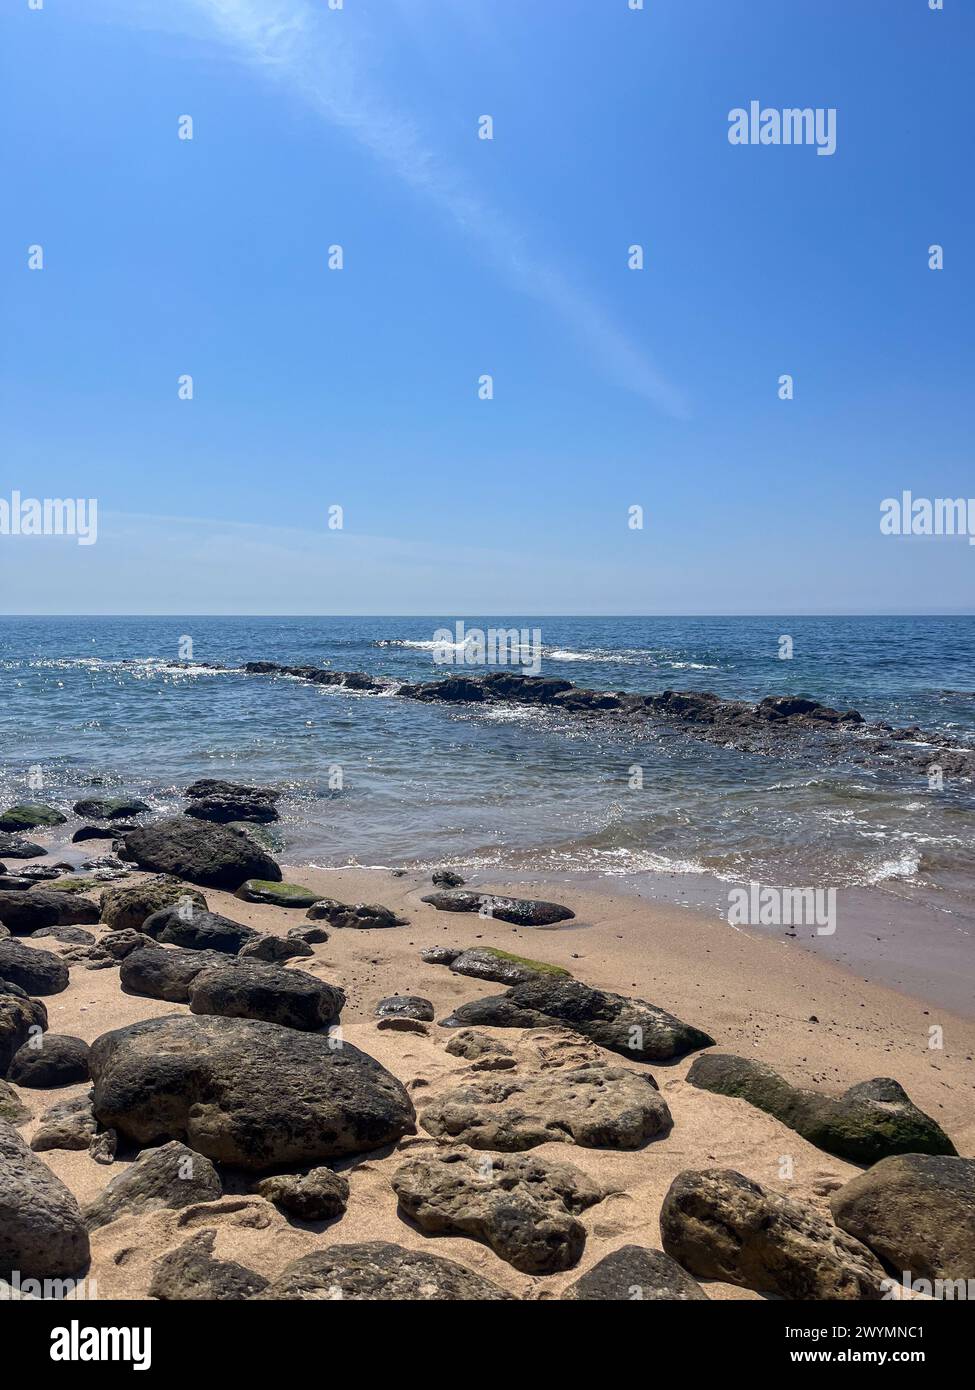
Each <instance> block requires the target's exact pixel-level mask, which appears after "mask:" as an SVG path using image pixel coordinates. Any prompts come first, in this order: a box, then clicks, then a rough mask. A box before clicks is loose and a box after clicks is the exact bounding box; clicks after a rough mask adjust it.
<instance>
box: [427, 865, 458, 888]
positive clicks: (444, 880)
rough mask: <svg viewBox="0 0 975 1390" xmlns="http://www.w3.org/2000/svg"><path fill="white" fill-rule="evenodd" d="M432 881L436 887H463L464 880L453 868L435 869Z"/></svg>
mask: <svg viewBox="0 0 975 1390" xmlns="http://www.w3.org/2000/svg"><path fill="white" fill-rule="evenodd" d="M433 881H434V883H435V884H436V885H437V887H438V888H463V886H464V880H463V879H462V878H461V876H460V874H455V873H454V871H453V869H437V871H436V872H435V873H434V875H433Z"/></svg>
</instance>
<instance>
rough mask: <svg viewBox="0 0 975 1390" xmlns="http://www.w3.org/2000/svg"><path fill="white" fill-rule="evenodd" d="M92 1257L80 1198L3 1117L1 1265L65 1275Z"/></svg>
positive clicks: (39, 1274) (30, 1274) (35, 1275)
mask: <svg viewBox="0 0 975 1390" xmlns="http://www.w3.org/2000/svg"><path fill="white" fill-rule="evenodd" d="M88 1260H89V1246H88V1232H87V1231H86V1230H85V1226H84V1223H83V1221H82V1219H81V1212H80V1210H79V1209H78V1203H77V1202H76V1201H75V1199H74V1197H72V1195H71V1193H70V1192H69V1191H68V1189H67V1188H66V1187H65V1186H64V1184H63V1183H62V1182H60V1181H59V1180H58V1179H57V1178H56V1177H55V1176H54V1174H53V1173H52V1172H51V1170H50V1168H48V1167H47V1165H46V1164H45V1163H43V1162H42V1161H41V1160H40V1159H39V1158H36V1157H35V1156H34V1154H33V1153H31V1151H30V1149H29V1148H28V1147H27V1145H26V1144H25V1143H24V1141H23V1139H21V1137H20V1135H19V1134H18V1133H17V1131H16V1130H15V1129H14V1127H13V1125H10V1124H7V1123H6V1122H4V1121H0V1270H2V1271H3V1273H4V1274H7V1273H9V1272H10V1271H12V1270H17V1271H18V1273H19V1274H20V1275H21V1277H25V1278H30V1279H54V1278H64V1277H70V1276H73V1275H77V1274H80V1273H82V1271H83V1270H85V1269H86V1268H87V1266H88Z"/></svg>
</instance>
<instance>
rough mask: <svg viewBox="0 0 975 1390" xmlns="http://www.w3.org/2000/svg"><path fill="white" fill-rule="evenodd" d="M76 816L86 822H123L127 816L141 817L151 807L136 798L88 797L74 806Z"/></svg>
mask: <svg viewBox="0 0 975 1390" xmlns="http://www.w3.org/2000/svg"><path fill="white" fill-rule="evenodd" d="M73 809H74V813H75V815H76V816H84V818H85V819H86V820H124V819H125V818H126V817H128V816H141V815H142V813H143V811H151V810H152V807H151V806H150V805H149V804H148V802H146V801H141V800H140V799H139V797H137V796H89V797H85V799H84V800H82V801H76V802H75V804H74V808H73Z"/></svg>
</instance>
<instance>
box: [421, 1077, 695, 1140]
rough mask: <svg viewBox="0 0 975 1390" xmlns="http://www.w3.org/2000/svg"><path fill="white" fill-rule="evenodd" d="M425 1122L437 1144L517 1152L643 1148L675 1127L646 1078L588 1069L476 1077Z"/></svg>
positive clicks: (433, 1108)
mask: <svg viewBox="0 0 975 1390" xmlns="http://www.w3.org/2000/svg"><path fill="white" fill-rule="evenodd" d="M420 1124H421V1125H422V1126H423V1128H424V1129H425V1130H427V1132H428V1133H429V1134H432V1135H433V1136H434V1137H435V1138H437V1139H459V1140H460V1141H461V1143H463V1144H469V1145H470V1146H471V1148H474V1149H500V1150H503V1151H504V1152H506V1153H514V1152H517V1151H519V1150H522V1149H533V1148H534V1147H535V1146H536V1145H537V1144H547V1143H552V1142H555V1143H560V1144H579V1145H581V1146H582V1147H583V1148H587V1149H638V1148H639V1147H640V1146H641V1145H642V1144H644V1143H646V1141H647V1140H648V1139H652V1138H654V1137H656V1136H658V1135H662V1134H667V1133H668V1132H669V1131H670V1129H671V1126H672V1124H673V1121H672V1119H671V1115H670V1111H669V1109H668V1108H667V1102H666V1101H665V1100H664V1098H663V1096H661V1094H660V1092H659V1091H658V1090H657V1085H656V1082H655V1081H654V1079H653V1077H652V1076H651V1075H650V1073H649V1072H635V1071H629V1070H627V1069H626V1068H625V1067H605V1066H591V1067H577V1068H573V1069H567V1070H563V1071H552V1072H548V1073H542V1074H541V1075H531V1074H528V1075H517V1076H504V1077H483V1078H482V1077H478V1078H477V1079H476V1080H472V1081H467V1082H465V1083H464V1084H463V1085H461V1086H459V1087H457V1089H456V1090H452V1091H448V1092H447V1093H446V1095H443V1096H441V1097H440V1098H439V1099H438V1100H435V1101H434V1102H433V1104H432V1105H430V1106H428V1107H427V1109H425V1110H423V1111H422V1112H421V1114H420Z"/></svg>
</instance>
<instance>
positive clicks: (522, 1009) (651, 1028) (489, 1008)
mask: <svg viewBox="0 0 975 1390" xmlns="http://www.w3.org/2000/svg"><path fill="white" fill-rule="evenodd" d="M553 1022H557V1023H560V1024H562V1025H563V1027H565V1028H570V1029H572V1030H573V1031H574V1032H576V1033H581V1034H582V1035H583V1036H584V1037H587V1038H591V1039H592V1041H593V1042H596V1043H599V1045H600V1046H601V1047H606V1048H608V1049H609V1050H610V1051H611V1052H619V1053H622V1054H623V1055H624V1056H626V1057H631V1058H633V1059H634V1060H636V1061H641V1062H662V1061H668V1060H669V1059H670V1058H672V1057H682V1056H683V1055H684V1054H685V1053H686V1052H693V1051H695V1050H696V1049H697V1048H700V1047H711V1046H712V1045H713V1043H714V1039H713V1038H710V1037H708V1035H707V1033H702V1032H701V1030H700V1029H699V1028H694V1027H693V1026H692V1025H691V1024H689V1023H683V1022H682V1021H681V1020H680V1019H679V1018H675V1017H674V1015H673V1014H669V1013H667V1012H666V1011H665V1010H664V1009H658V1008H657V1007H656V1005H654V1004H648V1003H647V1002H646V1000H644V999H628V998H626V997H625V996H624V995H622V994H610V993H608V992H607V991H605V990H600V989H592V988H590V986H589V985H584V984H582V983H581V982H580V981H578V980H561V979H559V980H535V981H531V982H529V983H528V984H524V985H516V986H515V987H514V989H510V990H509V991H508V993H507V994H495V995H490V996H488V998H486V999H475V1000H473V1001H472V1002H471V1003H470V1004H461V1005H460V1006H459V1008H456V1009H455V1010H454V1012H453V1013H452V1014H451V1015H450V1017H449V1018H446V1019H444V1020H443V1023H442V1026H443V1027H448V1028H460V1027H466V1026H468V1025H474V1026H480V1027H487V1028H541V1027H544V1026H545V1025H546V1024H550V1023H553Z"/></svg>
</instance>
